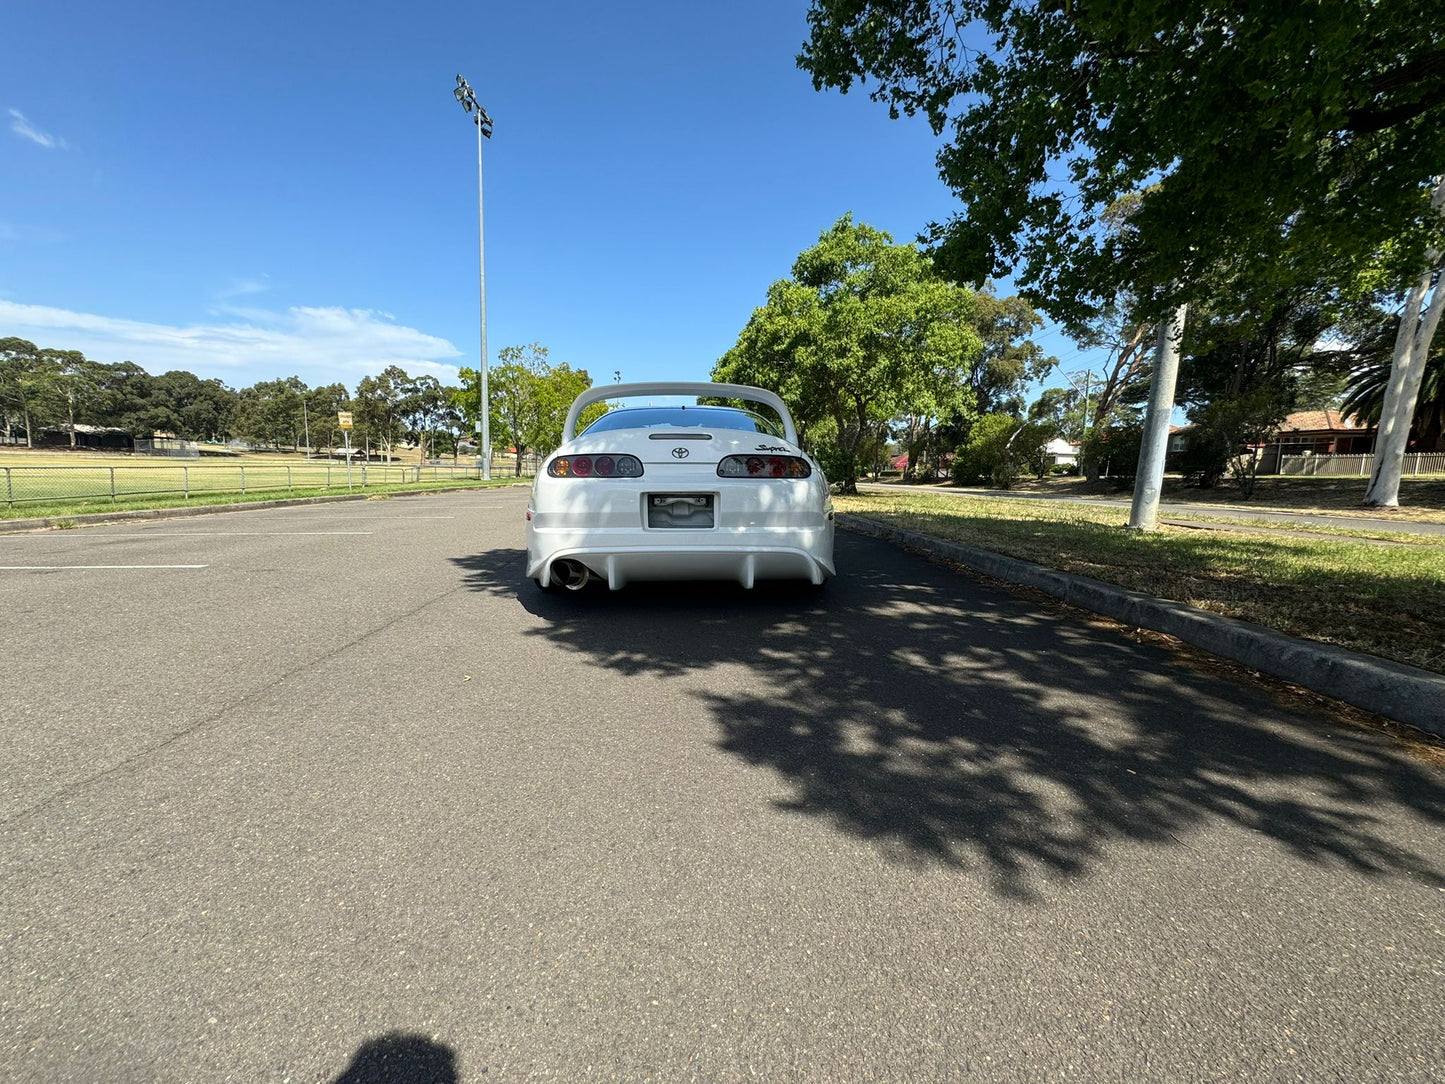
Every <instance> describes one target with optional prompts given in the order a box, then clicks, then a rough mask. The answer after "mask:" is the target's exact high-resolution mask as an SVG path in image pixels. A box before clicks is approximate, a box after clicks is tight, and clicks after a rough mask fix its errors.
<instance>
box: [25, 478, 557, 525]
mask: <svg viewBox="0 0 1445 1084" xmlns="http://www.w3.org/2000/svg"><path fill="white" fill-rule="evenodd" d="M526 484H530V483H522V482H512V483H511V484H510V485H506V486H446V487H444V488H442V489H410V490H404V491H401V492H390V493H387V492H383V493H335V494H331V495H329V496H324V497H283V498H281V499H279V500H274V501H234V502H232V503H229V504H202V505H184V504H180V505H176V506H174V507H172V508H132V509H130V510H128V511H125V512H86V513H84V514H82V515H77V516H46V517H44V518H37V519H5V520H0V534H18V533H20V532H21V531H38V530H44V529H46V528H50V527H58V526H60V525H61V524H66V525H67V526H70V525H73V526H76V527H82V526H86V525H89V524H97V523H124V522H126V521H127V520H136V519H171V518H173V517H180V516H206V515H212V514H214V513H217V512H245V511H249V510H251V509H254V508H289V507H291V506H293V505H298V504H336V503H338V502H340V501H369V500H371V499H373V498H375V497H381V498H384V499H388V500H389V499H391V498H392V497H426V496H429V495H431V494H433V493H473V492H476V491H477V490H485V489H510V488H512V487H513V486H517V485H526Z"/></svg>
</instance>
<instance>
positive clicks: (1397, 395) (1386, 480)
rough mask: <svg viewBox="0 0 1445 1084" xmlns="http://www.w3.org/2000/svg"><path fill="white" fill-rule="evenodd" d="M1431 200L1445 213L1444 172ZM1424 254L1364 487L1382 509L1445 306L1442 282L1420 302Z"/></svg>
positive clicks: (1390, 504)
mask: <svg viewBox="0 0 1445 1084" xmlns="http://www.w3.org/2000/svg"><path fill="white" fill-rule="evenodd" d="M1430 204H1431V206H1432V207H1434V208H1435V211H1436V212H1437V213H1445V176H1442V177H1437V178H1436V179H1435V188H1434V191H1432V192H1431V194H1430ZM1425 256H1426V261H1427V263H1428V265H1429V266H1428V267H1427V268H1426V270H1425V273H1424V274H1423V275H1421V276H1420V279H1419V281H1417V282H1416V283H1415V285H1414V286H1413V287H1411V289H1410V293H1409V294H1408V295H1407V296H1406V298H1405V309H1404V312H1402V313H1401V314H1400V331H1399V333H1398V334H1397V335H1396V336H1395V354H1394V357H1393V358H1392V359H1391V361H1390V382H1389V383H1388V384H1387V385H1386V386H1385V401H1384V404H1383V406H1382V407H1381V409H1380V429H1379V433H1378V434H1377V435H1376V437H1375V458H1374V462H1373V463H1372V464H1371V466H1370V488H1369V489H1367V490H1366V491H1365V501H1364V503H1365V504H1370V505H1375V506H1377V507H1381V508H1397V507H1399V504H1400V472H1401V469H1402V468H1403V467H1404V464H1405V448H1406V447H1407V446H1408V444H1409V440H1410V423H1411V421H1412V420H1413V419H1414V417H1415V404H1416V401H1417V400H1418V399H1419V397H1420V384H1421V381H1422V380H1423V379H1424V376H1425V359H1426V357H1427V356H1428V354H1429V353H1430V343H1431V341H1432V340H1433V339H1434V338H1435V329H1436V328H1437V327H1438V326H1439V324H1440V313H1441V311H1442V309H1445V285H1438V286H1436V287H1435V292H1434V293H1433V294H1431V295H1430V300H1429V302H1428V303H1426V301H1425V298H1426V295H1427V294H1430V283H1431V280H1432V278H1433V277H1434V275H1435V274H1436V272H1437V270H1438V267H1437V265H1438V264H1439V262H1440V257H1441V253H1440V251H1439V250H1438V249H1431V250H1430V251H1429V252H1427V253H1426V254H1425Z"/></svg>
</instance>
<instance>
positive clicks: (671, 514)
mask: <svg viewBox="0 0 1445 1084" xmlns="http://www.w3.org/2000/svg"><path fill="white" fill-rule="evenodd" d="M646 500H647V525H648V526H649V527H662V528H684V529H691V530H706V529H707V528H709V527H712V526H713V525H714V523H715V520H714V515H713V513H714V511H715V508H714V503H713V494H711V493H649V494H647V497H646Z"/></svg>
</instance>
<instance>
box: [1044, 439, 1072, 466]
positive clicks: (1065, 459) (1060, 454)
mask: <svg viewBox="0 0 1445 1084" xmlns="http://www.w3.org/2000/svg"><path fill="white" fill-rule="evenodd" d="M1044 454H1045V455H1047V456H1048V457H1049V461H1050V462H1051V463H1053V465H1054V466H1056V467H1072V466H1074V465H1075V464H1077V463H1078V462H1079V442H1078V441H1073V440H1066V439H1064V438H1063V437H1055V438H1054V439H1053V440H1051V441H1049V442H1048V443H1047V444H1045V445H1044Z"/></svg>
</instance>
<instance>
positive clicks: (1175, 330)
mask: <svg viewBox="0 0 1445 1084" xmlns="http://www.w3.org/2000/svg"><path fill="white" fill-rule="evenodd" d="M1188 311H1189V307H1188V306H1187V305H1180V306H1179V307H1178V308H1176V309H1174V310H1172V311H1171V312H1169V313H1166V314H1165V316H1164V318H1163V319H1161V320H1160V321H1159V343H1158V345H1157V346H1156V348H1155V351H1154V379H1153V381H1152V382H1151V383H1150V385H1149V408H1148V410H1147V411H1145V414H1144V439H1143V441H1142V442H1141V443H1140V445H1139V469H1138V471H1137V472H1135V476H1134V500H1133V501H1132V503H1131V504H1130V506H1129V529H1130V530H1134V531H1152V530H1154V529H1155V528H1157V527H1158V526H1159V494H1160V492H1161V491H1162V490H1163V488H1164V458H1165V456H1166V455H1168V453H1169V419H1170V418H1171V417H1173V415H1174V385H1175V383H1176V381H1177V380H1178V378H1179V342H1180V340H1181V339H1182V338H1183V337H1184V318H1185V316H1186V315H1187V314H1188Z"/></svg>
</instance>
